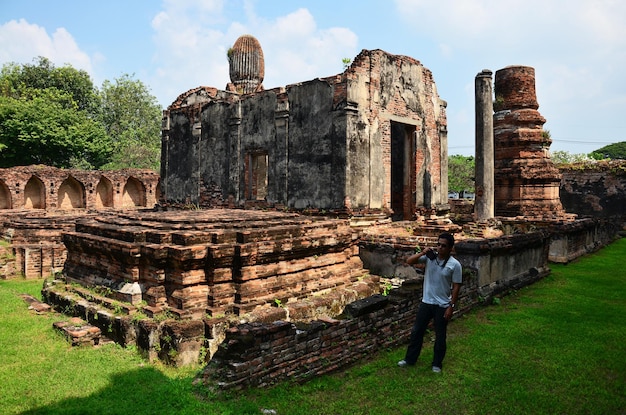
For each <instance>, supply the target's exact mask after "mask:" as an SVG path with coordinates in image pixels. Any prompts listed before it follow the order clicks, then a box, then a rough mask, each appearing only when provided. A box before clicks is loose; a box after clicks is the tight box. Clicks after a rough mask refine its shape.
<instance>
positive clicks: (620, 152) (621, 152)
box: [590, 141, 626, 160]
mask: <svg viewBox="0 0 626 415" xmlns="http://www.w3.org/2000/svg"><path fill="white" fill-rule="evenodd" d="M590 156H591V157H592V158H594V159H596V160H602V159H613V160H626V141H622V142H620V143H613V144H609V145H608V146H604V147H602V148H599V149H597V150H594V151H592V152H591V154H590Z"/></svg>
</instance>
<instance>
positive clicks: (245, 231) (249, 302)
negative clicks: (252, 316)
mask: <svg viewBox="0 0 626 415" xmlns="http://www.w3.org/2000/svg"><path fill="white" fill-rule="evenodd" d="M358 236H359V235H358V233H357V231H355V230H354V229H352V228H351V227H350V223H349V221H348V220H340V219H327V218H320V217H307V216H301V215H298V214H294V213H283V212H263V211H249V210H227V209H214V210H202V211H200V210H198V211H167V212H157V211H135V212H124V213H105V214H103V215H102V216H100V217H90V218H85V219H83V220H80V221H79V222H77V224H76V229H75V231H74V232H67V233H65V234H64V236H63V241H64V243H65V245H66V246H67V249H68V256H67V259H66V262H65V267H64V275H65V277H66V279H67V280H68V281H70V282H78V283H80V284H82V285H85V286H90V287H97V288H99V292H106V293H107V296H108V297H111V298H114V299H116V300H120V301H125V302H128V303H130V304H133V305H136V306H141V308H142V309H143V311H144V312H146V313H147V314H148V315H156V314H159V313H161V312H166V311H167V312H169V313H171V314H173V315H174V316H176V317H178V318H193V319H197V318H202V317H204V316H215V315H221V314H229V313H233V314H236V315H241V314H244V313H249V312H252V311H253V310H255V309H258V308H262V307H268V306H272V305H273V306H276V305H285V304H287V303H293V302H297V301H300V300H303V299H306V298H309V297H311V296H312V295H314V294H319V293H325V292H329V291H330V290H333V289H337V288H344V287H346V286H348V285H351V284H353V283H354V282H356V281H357V280H358V279H359V278H360V277H362V276H364V275H366V274H368V272H367V271H366V270H364V269H363V264H362V262H361V260H360V258H359V256H358V246H357V242H358Z"/></svg>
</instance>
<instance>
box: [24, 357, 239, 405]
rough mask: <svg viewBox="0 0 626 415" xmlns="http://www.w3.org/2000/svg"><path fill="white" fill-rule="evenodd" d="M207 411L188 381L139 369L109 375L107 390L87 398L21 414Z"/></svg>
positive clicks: (62, 402)
mask: <svg viewBox="0 0 626 415" xmlns="http://www.w3.org/2000/svg"><path fill="white" fill-rule="evenodd" d="M207 409H208V408H207V403H203V402H202V401H201V400H200V399H198V398H196V396H195V395H194V393H193V386H192V379H190V378H179V379H170V378H168V377H167V376H165V375H163V374H162V373H161V372H159V371H158V370H157V369H155V368H152V367H143V368H139V369H136V370H132V371H129V372H125V373H122V374H116V375H113V376H112V377H111V379H110V383H109V385H108V386H107V387H105V388H104V389H101V390H99V391H98V392H95V393H93V394H91V395H90V396H87V397H74V398H67V399H63V400H61V401H59V402H56V403H54V404H51V405H47V406H42V407H39V408H35V409H31V410H28V411H26V412H22V414H24V415H26V414H28V415H35V414H99V415H102V414H134V415H141V414H170V413H172V414H173V413H176V414H183V413H200V412H199V411H202V410H204V411H205V412H203V413H206V410H207ZM212 413H228V412H217V410H216V411H215V412H212Z"/></svg>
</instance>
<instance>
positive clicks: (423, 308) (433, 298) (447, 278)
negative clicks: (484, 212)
mask: <svg viewBox="0 0 626 415" xmlns="http://www.w3.org/2000/svg"><path fill="white" fill-rule="evenodd" d="M453 246H454V236H452V235H451V234H450V233H447V232H445V233H442V234H441V235H439V242H438V243H437V248H438V252H435V251H433V249H432V248H426V249H424V250H423V251H421V252H420V253H417V254H415V255H411V256H410V257H409V258H408V259H407V260H406V262H407V264H409V265H413V264H416V263H418V262H419V263H425V264H426V270H425V271H424V289H423V292H422V302H421V304H420V306H419V308H418V310H417V316H416V317H415V324H413V330H412V331H411V338H410V340H409V346H408V348H407V351H406V355H405V357H404V359H403V360H400V361H399V362H398V366H401V367H404V366H413V365H414V364H415V362H416V361H417V358H418V357H419V355H420V352H421V351H422V344H423V342H424V334H425V333H426V329H427V327H428V323H429V322H430V320H433V321H434V326H435V348H434V356H433V362H432V367H433V372H435V373H440V372H441V368H442V367H443V358H444V357H445V355H446V331H447V327H448V321H450V319H451V318H452V314H453V313H454V308H455V307H456V302H457V300H458V298H459V290H460V288H461V283H462V282H463V276H462V268H461V263H460V262H459V261H457V260H456V259H455V258H454V257H452V256H450V252H451V251H452V247H453Z"/></svg>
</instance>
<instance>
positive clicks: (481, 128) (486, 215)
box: [474, 69, 494, 222]
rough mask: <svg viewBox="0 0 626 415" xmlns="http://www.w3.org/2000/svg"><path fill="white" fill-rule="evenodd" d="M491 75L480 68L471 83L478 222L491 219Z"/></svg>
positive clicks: (492, 156)
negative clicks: (474, 128)
mask: <svg viewBox="0 0 626 415" xmlns="http://www.w3.org/2000/svg"><path fill="white" fill-rule="evenodd" d="M492 74H493V72H491V71H490V70H488V69H483V71H482V72H480V73H479V74H478V75H476V79H475V81H474V93H475V100H476V108H475V111H476V166H475V169H476V199H475V201H474V212H475V213H476V220H477V221H479V222H480V221H484V220H487V219H491V218H493V216H494V173H493V167H494V165H493V163H494V147H493V145H494V144H493V89H492V86H491V75H492Z"/></svg>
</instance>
